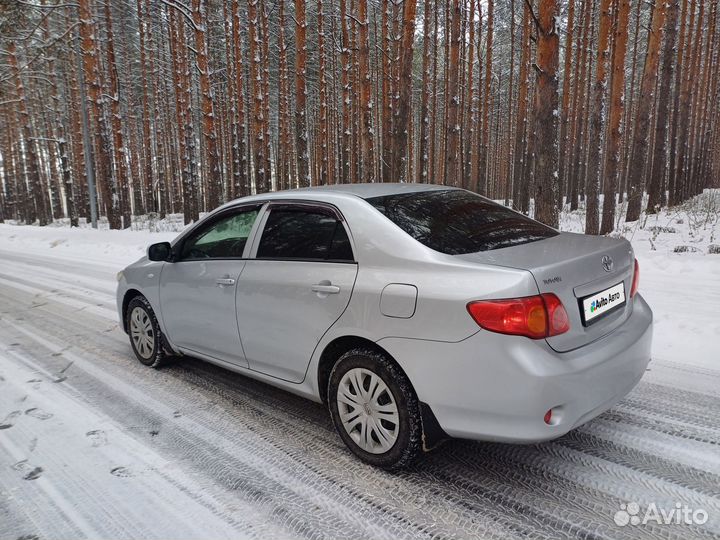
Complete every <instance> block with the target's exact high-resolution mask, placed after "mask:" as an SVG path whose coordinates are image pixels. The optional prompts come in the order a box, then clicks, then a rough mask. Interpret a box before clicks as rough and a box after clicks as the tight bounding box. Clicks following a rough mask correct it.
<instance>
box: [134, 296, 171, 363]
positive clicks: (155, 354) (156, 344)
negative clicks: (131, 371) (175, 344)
mask: <svg viewBox="0 0 720 540" xmlns="http://www.w3.org/2000/svg"><path fill="white" fill-rule="evenodd" d="M135 310H141V312H144V314H145V315H146V316H147V320H148V321H149V323H150V326H151V328H152V330H151V331H149V332H147V335H148V337H150V338H151V339H152V342H153V348H152V353H151V354H148V353H147V350H146V349H145V350H143V352H141V351H140V350H138V347H137V346H136V344H135V341H134V340H133V335H132V334H133V332H132V321H131V317H132V316H133V312H135ZM125 324H126V328H127V330H128V336H129V337H130V346H131V347H132V350H133V352H134V353H135V357H136V358H137V359H138V361H140V363H141V364H144V365H146V366H148V367H151V368H159V367H162V366H163V365H165V364H166V363H167V362H168V360H169V359H170V358H171V356H170V355H169V354H168V348H167V345H166V342H165V337H164V336H163V334H162V330H160V325H159V324H158V321H157V317H155V312H154V311H153V308H152V306H151V305H150V302H148V300H147V298H145V297H144V296H136V297H135V298H133V299H132V300H130V303H129V304H128V307H127V312H126V313H125Z"/></svg>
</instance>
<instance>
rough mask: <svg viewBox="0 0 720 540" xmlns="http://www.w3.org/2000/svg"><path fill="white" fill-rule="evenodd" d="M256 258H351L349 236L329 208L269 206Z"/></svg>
mask: <svg viewBox="0 0 720 540" xmlns="http://www.w3.org/2000/svg"><path fill="white" fill-rule="evenodd" d="M257 258H258V259H290V260H312V261H317V260H320V261H343V262H349V261H353V253H352V248H351V247H350V239H349V238H348V235H347V232H346V231H345V227H344V226H343V224H342V222H340V221H339V220H338V219H337V218H336V217H335V216H334V215H332V213H331V212H326V211H323V210H315V209H304V208H280V209H271V210H270V215H269V216H268V218H267V221H266V223H265V228H264V229H263V233H262V236H261V238H260V244H259V246H258V251H257Z"/></svg>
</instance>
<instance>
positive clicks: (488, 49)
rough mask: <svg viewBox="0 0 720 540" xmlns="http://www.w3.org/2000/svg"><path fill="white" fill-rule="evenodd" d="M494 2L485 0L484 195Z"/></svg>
mask: <svg viewBox="0 0 720 540" xmlns="http://www.w3.org/2000/svg"><path fill="white" fill-rule="evenodd" d="M494 3H495V0H488V1H487V9H488V12H487V14H488V22H487V41H486V45H485V92H484V96H483V97H484V101H483V109H482V111H483V112H482V147H481V148H480V161H479V165H478V169H479V171H478V174H479V175H480V177H481V178H479V185H478V190H477V191H478V192H479V193H480V194H481V195H484V194H485V193H486V191H487V161H488V151H489V144H490V97H491V92H490V90H491V88H492V67H493V64H492V54H493V32H494Z"/></svg>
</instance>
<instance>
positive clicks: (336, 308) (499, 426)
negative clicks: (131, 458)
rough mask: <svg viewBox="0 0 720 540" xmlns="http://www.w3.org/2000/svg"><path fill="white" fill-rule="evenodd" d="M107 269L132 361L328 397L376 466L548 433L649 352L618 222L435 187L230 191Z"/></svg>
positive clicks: (638, 368)
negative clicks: (550, 220)
mask: <svg viewBox="0 0 720 540" xmlns="http://www.w3.org/2000/svg"><path fill="white" fill-rule="evenodd" d="M118 279H119V285H118V290H117V307H118V311H119V314H120V320H121V321H122V322H123V325H124V328H125V331H126V332H127V333H128V334H129V336H130V344H131V346H132V349H133V351H134V352H135V355H136V356H137V358H138V360H139V361H140V362H142V363H143V364H145V365H148V366H151V367H158V366H160V365H161V364H162V363H163V362H164V361H165V360H166V359H167V358H169V357H171V356H189V357H192V358H197V359H201V360H204V361H207V362H212V363H213V364H217V365H219V366H222V367H225V368H227V369H229V370H232V371H236V372H239V373H242V374H244V375H247V376H249V377H253V378H255V379H259V380H261V381H265V382H267V383H269V384H272V385H274V386H278V387H280V388H284V389H286V390H288V391H290V392H293V393H295V394H299V395H301V396H305V397H307V398H309V399H312V400H314V401H318V402H323V403H326V404H327V406H328V408H329V410H330V415H331V417H332V420H333V423H334V425H335V427H336V429H337V431H338V433H339V435H340V437H341V438H342V439H343V441H344V442H345V443H346V444H347V446H348V447H349V448H350V449H351V450H352V451H353V452H354V453H355V454H356V455H357V456H358V457H360V458H361V459H362V460H364V461H366V462H368V463H371V464H373V465H376V466H379V467H384V468H389V469H392V468H396V467H401V466H403V465H406V464H408V463H410V462H411V461H412V460H413V459H414V458H416V457H417V456H418V455H419V454H420V453H421V452H422V451H423V450H429V449H431V448H432V447H433V446H435V445H436V444H437V443H438V442H440V441H442V440H444V439H446V438H448V437H460V438H467V439H476V440H490V441H504V442H511V443H533V442H539V441H544V440H549V439H553V438H556V437H559V436H561V435H563V434H565V433H567V432H568V431H569V430H571V429H573V428H575V427H577V426H579V425H581V424H583V423H585V422H587V421H589V420H590V419H592V418H594V417H596V416H597V415H599V414H601V413H602V412H603V411H605V410H607V409H609V408H610V407H612V406H613V405H614V404H615V403H616V402H618V401H619V400H620V399H622V398H623V397H624V396H625V395H626V394H627V393H628V392H630V390H631V389H632V388H633V387H634V386H635V385H636V384H637V383H638V381H639V380H640V378H641V377H642V375H643V373H644V371H645V369H646V366H647V364H648V362H649V360H650V346H651V340H652V312H651V311H650V308H649V307H648V305H647V303H646V302H645V301H644V300H643V298H642V296H640V294H638V293H637V289H638V279H639V270H638V264H637V261H636V260H635V258H634V255H633V251H632V248H631V246H630V244H629V243H628V242H627V241H626V240H622V239H616V238H607V237H597V236H585V235H582V234H573V233H561V232H558V231H557V230H555V229H552V228H550V227H547V226H545V225H543V224H541V223H539V222H537V221H534V220H532V219H530V218H528V217H526V216H524V215H522V214H518V213H516V212H513V211H512V210H509V209H507V208H505V207H503V206H502V205H499V204H497V203H494V202H493V201H491V200H488V199H486V198H484V197H481V196H478V195H476V194H474V193H471V192H468V191H465V190H461V189H453V188H448V187H444V186H433V185H419V184H355V185H342V186H332V187H322V188H310V189H303V190H294V191H283V192H277V193H266V194H262V195H257V196H253V197H247V198H243V199H239V200H236V201H233V202H231V203H228V204H226V205H224V206H222V207H221V208H218V209H217V210H215V211H214V212H212V213H211V214H209V215H208V216H207V217H205V218H203V219H201V220H200V221H199V222H198V223H196V224H195V225H193V226H192V227H189V228H188V229H187V230H185V231H184V232H183V233H182V234H180V236H179V237H178V238H177V239H176V240H175V241H174V242H172V243H167V242H166V243H159V244H154V245H152V246H150V247H149V249H148V253H147V256H146V257H144V258H142V259H141V260H139V261H137V262H136V263H134V264H131V265H130V266H128V267H127V268H125V269H124V270H123V271H122V272H121V273H120V274H118Z"/></svg>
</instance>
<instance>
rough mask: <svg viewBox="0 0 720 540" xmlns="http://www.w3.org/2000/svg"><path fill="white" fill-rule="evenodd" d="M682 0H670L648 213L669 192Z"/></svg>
mask: <svg viewBox="0 0 720 540" xmlns="http://www.w3.org/2000/svg"><path fill="white" fill-rule="evenodd" d="M679 11H680V0H670V1H669V6H668V10H667V20H666V23H665V32H664V34H665V44H664V46H663V56H662V75H661V80H660V90H659V92H658V94H659V95H658V100H659V101H658V108H657V114H658V117H657V122H656V127H655V152H654V155H653V160H652V168H651V169H652V176H651V177H650V181H649V186H648V203H647V213H648V214H654V213H655V212H657V211H658V210H659V208H660V205H661V203H662V199H663V192H664V191H665V182H664V181H665V172H666V165H667V161H668V155H667V149H668V141H667V136H668V119H669V116H670V113H671V111H670V99H671V97H672V93H671V89H672V81H673V76H674V72H675V63H674V62H673V60H674V58H675V51H676V47H677V37H678V28H677V26H678V15H679Z"/></svg>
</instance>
